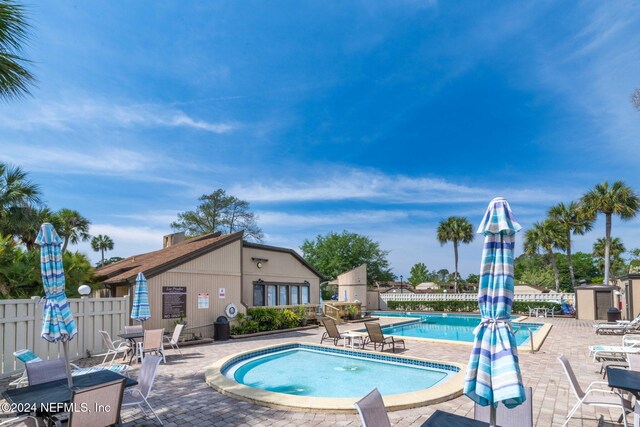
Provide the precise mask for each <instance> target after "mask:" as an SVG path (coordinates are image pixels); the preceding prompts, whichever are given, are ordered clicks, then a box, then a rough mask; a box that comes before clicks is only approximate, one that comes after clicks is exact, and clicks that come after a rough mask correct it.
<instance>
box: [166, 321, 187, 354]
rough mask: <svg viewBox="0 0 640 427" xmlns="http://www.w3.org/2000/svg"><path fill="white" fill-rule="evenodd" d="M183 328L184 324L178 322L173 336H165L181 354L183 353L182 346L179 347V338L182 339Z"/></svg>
mask: <svg viewBox="0 0 640 427" xmlns="http://www.w3.org/2000/svg"><path fill="white" fill-rule="evenodd" d="M182 328H184V325H183V324H181V323H179V324H177V325H176V328H175V329H174V330H173V335H172V336H171V338H169V337H167V336H165V337H164V338H163V339H164V340H165V341H167V342H168V343H169V345H171V348H173V349H174V350H178V352H179V353H180V355H182V351H180V347H178V340H179V339H180V334H181V333H182Z"/></svg>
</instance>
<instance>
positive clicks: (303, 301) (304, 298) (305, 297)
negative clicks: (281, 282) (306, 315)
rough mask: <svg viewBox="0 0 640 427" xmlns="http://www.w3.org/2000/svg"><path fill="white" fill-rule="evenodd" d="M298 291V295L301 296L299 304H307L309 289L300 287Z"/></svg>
mask: <svg viewBox="0 0 640 427" xmlns="http://www.w3.org/2000/svg"><path fill="white" fill-rule="evenodd" d="M300 291H301V292H300V293H301V294H302V295H301V297H300V304H309V287H308V286H300Z"/></svg>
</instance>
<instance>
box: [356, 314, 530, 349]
mask: <svg viewBox="0 0 640 427" xmlns="http://www.w3.org/2000/svg"><path fill="white" fill-rule="evenodd" d="M373 314H374V315H376V316H391V317H418V318H420V320H419V321H415V322H410V323H404V324H401V325H397V326H386V327H383V328H382V332H383V333H384V334H385V335H397V336H402V337H414V338H431V339H439V340H451V341H463V342H473V330H474V329H475V327H476V326H478V325H479V324H480V315H478V314H446V313H445V314H443V313H412V312H408V313H395V312H394V313H389V312H374V313H373ZM541 326H542V325H541V324H540V323H524V322H514V323H513V327H514V330H515V331H516V334H515V335H516V342H517V343H518V345H522V344H524V343H527V342H528V341H529V331H530V330H531V331H532V332H533V333H535V332H536V331H537V330H538V329H540V327H541ZM363 331H366V330H363Z"/></svg>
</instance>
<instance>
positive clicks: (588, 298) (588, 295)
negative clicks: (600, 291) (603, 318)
mask: <svg viewBox="0 0 640 427" xmlns="http://www.w3.org/2000/svg"><path fill="white" fill-rule="evenodd" d="M576 304H577V314H576V318H578V319H580V320H596V316H595V311H596V301H595V292H593V290H591V289H584V290H578V289H576Z"/></svg>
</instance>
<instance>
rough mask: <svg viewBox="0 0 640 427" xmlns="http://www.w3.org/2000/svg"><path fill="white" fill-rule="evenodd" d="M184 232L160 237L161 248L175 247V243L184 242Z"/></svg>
mask: <svg viewBox="0 0 640 427" xmlns="http://www.w3.org/2000/svg"><path fill="white" fill-rule="evenodd" d="M184 238H185V237H184V231H181V232H179V233H173V234H167V235H166V236H163V237H162V247H163V248H168V247H169V246H172V245H175V244H176V243H180V242H183V241H184Z"/></svg>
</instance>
